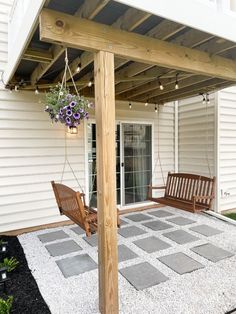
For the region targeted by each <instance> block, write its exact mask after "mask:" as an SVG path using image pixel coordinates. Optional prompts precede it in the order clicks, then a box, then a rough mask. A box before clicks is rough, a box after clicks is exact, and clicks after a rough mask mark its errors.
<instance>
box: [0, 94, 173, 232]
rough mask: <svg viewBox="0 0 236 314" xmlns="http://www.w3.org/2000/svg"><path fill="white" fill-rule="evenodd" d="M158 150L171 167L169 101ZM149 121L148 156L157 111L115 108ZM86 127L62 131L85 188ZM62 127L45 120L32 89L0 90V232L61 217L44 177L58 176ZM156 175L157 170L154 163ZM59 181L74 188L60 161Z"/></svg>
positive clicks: (163, 112)
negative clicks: (150, 136)
mask: <svg viewBox="0 0 236 314" xmlns="http://www.w3.org/2000/svg"><path fill="white" fill-rule="evenodd" d="M159 118H160V127H159V129H160V153H161V157H162V158H163V169H164V171H165V173H167V171H173V170H174V106H173V104H169V105H166V106H164V107H161V108H160V115H159ZM119 119H122V120H126V121H127V120H129V121H134V122H138V121H150V122H152V123H153V126H154V129H153V135H154V138H153V142H154V145H153V147H154V159H155V155H156V154H157V147H158V146H157V138H158V135H157V129H158V128H157V123H158V118H157V114H155V113H153V112H145V111H137V110H129V109H128V110H124V109H122V108H120V109H119V108H118V109H117V120H119ZM85 130H86V127H85V126H84V125H81V126H80V127H79V130H78V134H77V135H70V134H67V135H66V136H67V139H68V140H67V145H68V156H69V157H68V158H69V161H70V163H71V164H72V167H73V170H74V171H75V172H76V175H77V177H78V179H79V182H80V184H81V186H82V187H83V189H84V190H85V191H86V192H88V186H87V179H86V176H87V165H86V132H85ZM64 137H65V132H64V128H63V126H61V125H59V124H58V125H51V122H50V121H49V117H48V115H47V113H45V112H44V105H43V101H41V100H40V98H39V96H36V95H35V94H34V93H32V92H23V91H19V92H18V93H16V92H12V93H9V92H8V91H3V90H2V91H0V232H4V231H8V230H15V229H21V228H26V227H31V226H37V225H42V224H47V223H53V222H59V221H63V220H66V217H64V216H60V215H59V213H58V209H57V206H56V202H55V198H54V195H53V192H52V189H51V185H50V181H51V180H55V181H60V179H61V172H62V169H63V163H64V152H65V145H64V143H65V141H64ZM156 176H157V177H158V179H156V181H158V182H159V180H160V171H159V170H158V167H157V169H156ZM63 182H64V183H65V184H67V185H69V186H71V187H72V188H75V189H78V186H77V183H76V181H75V179H74V177H73V174H72V173H71V171H70V170H69V167H66V171H65V176H64V180H63Z"/></svg>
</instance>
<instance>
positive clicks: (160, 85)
mask: <svg viewBox="0 0 236 314" xmlns="http://www.w3.org/2000/svg"><path fill="white" fill-rule="evenodd" d="M158 84H159V88H160V90H163V89H164V86H163V85H162V84H161V80H160V78H159V77H158Z"/></svg>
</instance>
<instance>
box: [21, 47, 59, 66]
mask: <svg viewBox="0 0 236 314" xmlns="http://www.w3.org/2000/svg"><path fill="white" fill-rule="evenodd" d="M22 59H23V60H29V61H35V62H42V63H49V62H51V61H52V60H53V56H52V54H51V53H50V52H49V51H44V50H36V49H30V48H28V49H27V50H26V51H25V53H24V55H23V57H22Z"/></svg>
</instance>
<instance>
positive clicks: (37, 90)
mask: <svg viewBox="0 0 236 314" xmlns="http://www.w3.org/2000/svg"><path fill="white" fill-rule="evenodd" d="M34 93H35V95H38V94H39V88H38V86H36V88H35V91H34Z"/></svg>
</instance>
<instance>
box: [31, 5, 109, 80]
mask: <svg viewBox="0 0 236 314" xmlns="http://www.w3.org/2000/svg"><path fill="white" fill-rule="evenodd" d="M108 2H109V0H86V1H85V2H84V3H83V4H82V6H81V7H80V8H79V9H78V10H77V12H76V13H75V16H78V17H83V18H87V19H92V18H94V16H96V15H97V14H98V13H99V12H100V10H102V9H103V7H104V6H105V5H106V4H107V3H108ZM64 51H65V47H63V46H58V45H57V44H55V45H53V46H52V47H51V48H50V49H49V52H51V53H52V55H53V60H52V61H51V62H50V63H48V64H43V63H42V62H41V63H40V64H39V65H38V66H37V67H36V69H35V70H34V71H33V73H32V75H31V78H30V80H31V84H32V85H35V84H36V82H37V81H39V80H40V79H41V77H42V76H43V75H44V74H45V73H46V72H47V71H48V70H49V69H50V68H51V66H52V65H53V64H54V63H55V62H56V61H57V60H58V58H59V57H60V56H61V55H62V54H63V53H64ZM83 62H84V61H83ZM78 63H79V62H78ZM76 67H77V65H76ZM63 72H64V71H63ZM60 80H61V78H60V79H58V80H57V81H56V82H58V81H60Z"/></svg>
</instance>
